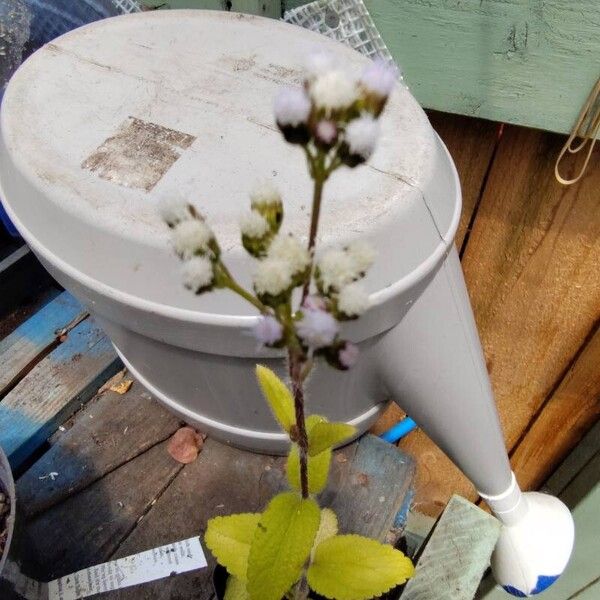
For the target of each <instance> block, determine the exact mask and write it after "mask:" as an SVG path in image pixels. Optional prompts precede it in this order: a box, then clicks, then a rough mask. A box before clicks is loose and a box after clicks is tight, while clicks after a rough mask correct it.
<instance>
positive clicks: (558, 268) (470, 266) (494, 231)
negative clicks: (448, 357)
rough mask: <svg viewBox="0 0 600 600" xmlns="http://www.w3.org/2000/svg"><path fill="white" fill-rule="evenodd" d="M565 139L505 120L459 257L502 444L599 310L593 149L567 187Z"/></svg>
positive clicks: (513, 435)
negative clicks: (560, 163) (560, 159)
mask: <svg viewBox="0 0 600 600" xmlns="http://www.w3.org/2000/svg"><path fill="white" fill-rule="evenodd" d="M562 143H563V139H562V138H561V137H559V136H556V135H552V134H547V133H542V132H536V131H531V130H526V129H521V128H514V127H509V128H507V129H506V130H505V132H504V135H503V137H502V141H501V143H500V146H499V149H498V153H497V156H496V160H495V161H494V165H493V167H492V170H491V173H490V178H489V181H488V185H487V187H486V190H485V193H484V195H483V198H482V201H481V205H480V208H479V212H478V215H477V219H476V221H475V225H474V228H473V231H472V233H471V236H470V240H469V243H468V246H467V248H466V252H465V254H464V257H463V261H462V264H463V269H464V271H465V278H466V281H467V285H468V287H469V294H470V297H471V302H472V305H473V309H474V312H475V319H476V321H477V325H478V328H479V332H480V335H481V339H482V342H483V346H484V351H485V355H486V360H487V364H488V369H489V371H490V375H491V378H492V385H493V388H494V392H495V394H496V399H497V404H498V407H499V411H500V417H501V420H502V424H503V427H504V433H505V437H506V441H507V446H508V448H509V449H512V448H513V447H514V444H515V442H516V441H517V440H518V439H519V437H520V436H521V434H522V433H523V431H524V430H525V428H526V427H527V426H528V425H529V423H530V421H531V419H532V417H533V416H535V415H536V413H537V411H538V409H539V408H540V406H541V404H542V403H543V402H544V400H545V399H546V398H547V397H548V395H549V394H550V392H552V391H553V389H554V387H555V386H556V384H557V383H558V382H559V381H560V380H561V379H562V377H563V376H564V374H565V372H566V370H567V369H568V367H569V365H570V363H571V361H572V360H573V358H574V357H575V356H576V354H577V352H578V350H579V348H580V347H581V345H582V344H583V343H584V341H585V340H586V338H587V336H588V335H589V334H590V332H591V331H592V330H593V328H594V326H595V323H596V321H597V320H598V318H599V316H600V278H599V277H598V265H599V264H600V202H598V200H599V189H600V168H599V167H600V153H596V155H595V156H594V160H593V161H592V163H591V164H590V166H589V169H588V172H587V174H586V176H585V177H584V179H583V180H582V181H581V182H580V183H579V184H578V185H575V186H571V187H568V188H565V187H563V186H561V185H560V184H558V183H557V182H556V181H555V180H554V178H553V176H552V168H553V163H554V160H555V157H556V155H557V152H558V149H559V148H560V146H561V145H562ZM580 401H581V399H580Z"/></svg>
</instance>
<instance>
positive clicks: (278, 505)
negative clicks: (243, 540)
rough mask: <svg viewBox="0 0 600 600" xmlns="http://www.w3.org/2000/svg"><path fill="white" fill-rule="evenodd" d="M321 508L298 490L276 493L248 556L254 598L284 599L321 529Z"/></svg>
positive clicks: (259, 525)
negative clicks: (303, 496) (297, 491)
mask: <svg viewBox="0 0 600 600" xmlns="http://www.w3.org/2000/svg"><path fill="white" fill-rule="evenodd" d="M320 521H321V511H320V509H319V506H318V505H317V503H316V502H315V501H314V500H313V499H312V498H307V499H303V498H302V497H301V496H299V495H298V494H296V493H295V492H286V493H283V494H279V495H277V496H275V497H274V498H273V499H272V500H271V502H270V503H269V506H267V509H266V510H265V512H264V513H263V515H262V517H261V519H260V521H259V524H258V527H257V528H256V532H255V534H254V539H253V541H252V545H251V547H250V555H249V557H248V585H247V589H248V593H249V595H250V598H251V599H252V600H281V598H282V597H283V596H284V595H285V593H286V592H287V591H288V590H289V589H290V588H291V587H292V585H294V583H296V581H297V580H298V579H299V577H300V575H301V573H302V568H303V567H304V564H305V562H306V559H307V558H308V556H309V554H310V551H311V548H312V546H313V542H314V540H315V537H316V535H317V530H318V529H319V524H320Z"/></svg>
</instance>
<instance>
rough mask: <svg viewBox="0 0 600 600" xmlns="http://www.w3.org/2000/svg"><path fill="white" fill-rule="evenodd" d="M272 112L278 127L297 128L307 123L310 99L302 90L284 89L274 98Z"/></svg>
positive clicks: (294, 88)
mask: <svg viewBox="0 0 600 600" xmlns="http://www.w3.org/2000/svg"><path fill="white" fill-rule="evenodd" d="M274 110H275V120H276V121H277V124H278V125H279V126H280V127H288V126H289V127H298V126H299V125H303V124H305V123H306V122H307V121H308V116H309V115H310V110H311V102H310V98H309V97H308V94H307V93H306V91H305V90H304V89H302V88H296V87H285V88H283V89H281V90H279V92H278V94H277V96H275V103H274Z"/></svg>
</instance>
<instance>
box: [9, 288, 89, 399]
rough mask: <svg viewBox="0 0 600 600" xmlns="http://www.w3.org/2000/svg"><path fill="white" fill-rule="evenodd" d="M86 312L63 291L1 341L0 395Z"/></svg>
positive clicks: (57, 341) (56, 342) (81, 318)
mask: <svg viewBox="0 0 600 600" xmlns="http://www.w3.org/2000/svg"><path fill="white" fill-rule="evenodd" d="M86 315H87V313H86V312H85V310H84V309H83V308H82V306H81V304H79V302H78V301H77V300H75V298H73V296H71V294H69V293H68V292H63V293H62V294H61V295H60V296H58V297H57V298H56V299H54V300H52V302H50V303H49V304H47V305H46V306H44V307H43V308H42V309H40V310H39V311H38V312H37V313H36V314H35V315H33V316H32V317H31V318H29V319H28V320H27V321H25V323H23V324H22V325H21V326H20V327H18V328H17V329H16V330H15V331H13V333H11V334H10V335H9V336H7V337H6V338H4V339H3V340H1V341H0V363H1V364H2V371H1V372H0V396H2V395H4V394H5V393H6V391H7V390H8V389H10V388H11V387H12V386H13V385H14V384H15V383H16V382H17V381H18V380H19V378H20V377H21V376H22V374H23V373H24V372H26V371H27V369H30V368H31V367H32V366H33V365H34V364H35V362H36V360H37V359H38V358H39V357H40V356H43V355H44V353H45V352H47V350H48V349H49V348H51V347H52V346H54V345H56V344H58V343H59V339H58V338H59V337H60V335H63V334H64V333H67V332H68V331H69V330H70V329H72V327H73V325H75V324H77V323H78V322H79V321H80V320H83V318H85V316H86Z"/></svg>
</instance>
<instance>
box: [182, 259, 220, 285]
mask: <svg viewBox="0 0 600 600" xmlns="http://www.w3.org/2000/svg"><path fill="white" fill-rule="evenodd" d="M181 272H182V275H183V284H184V285H185V287H186V288H189V289H190V290H192V291H193V292H199V291H200V290H202V289H204V288H206V287H209V286H210V285H211V284H212V282H213V278H214V273H213V267H212V263H211V262H210V260H209V259H208V258H206V256H195V257H194V258H192V259H190V260H188V261H186V262H184V263H183V267H182V269H181Z"/></svg>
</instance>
